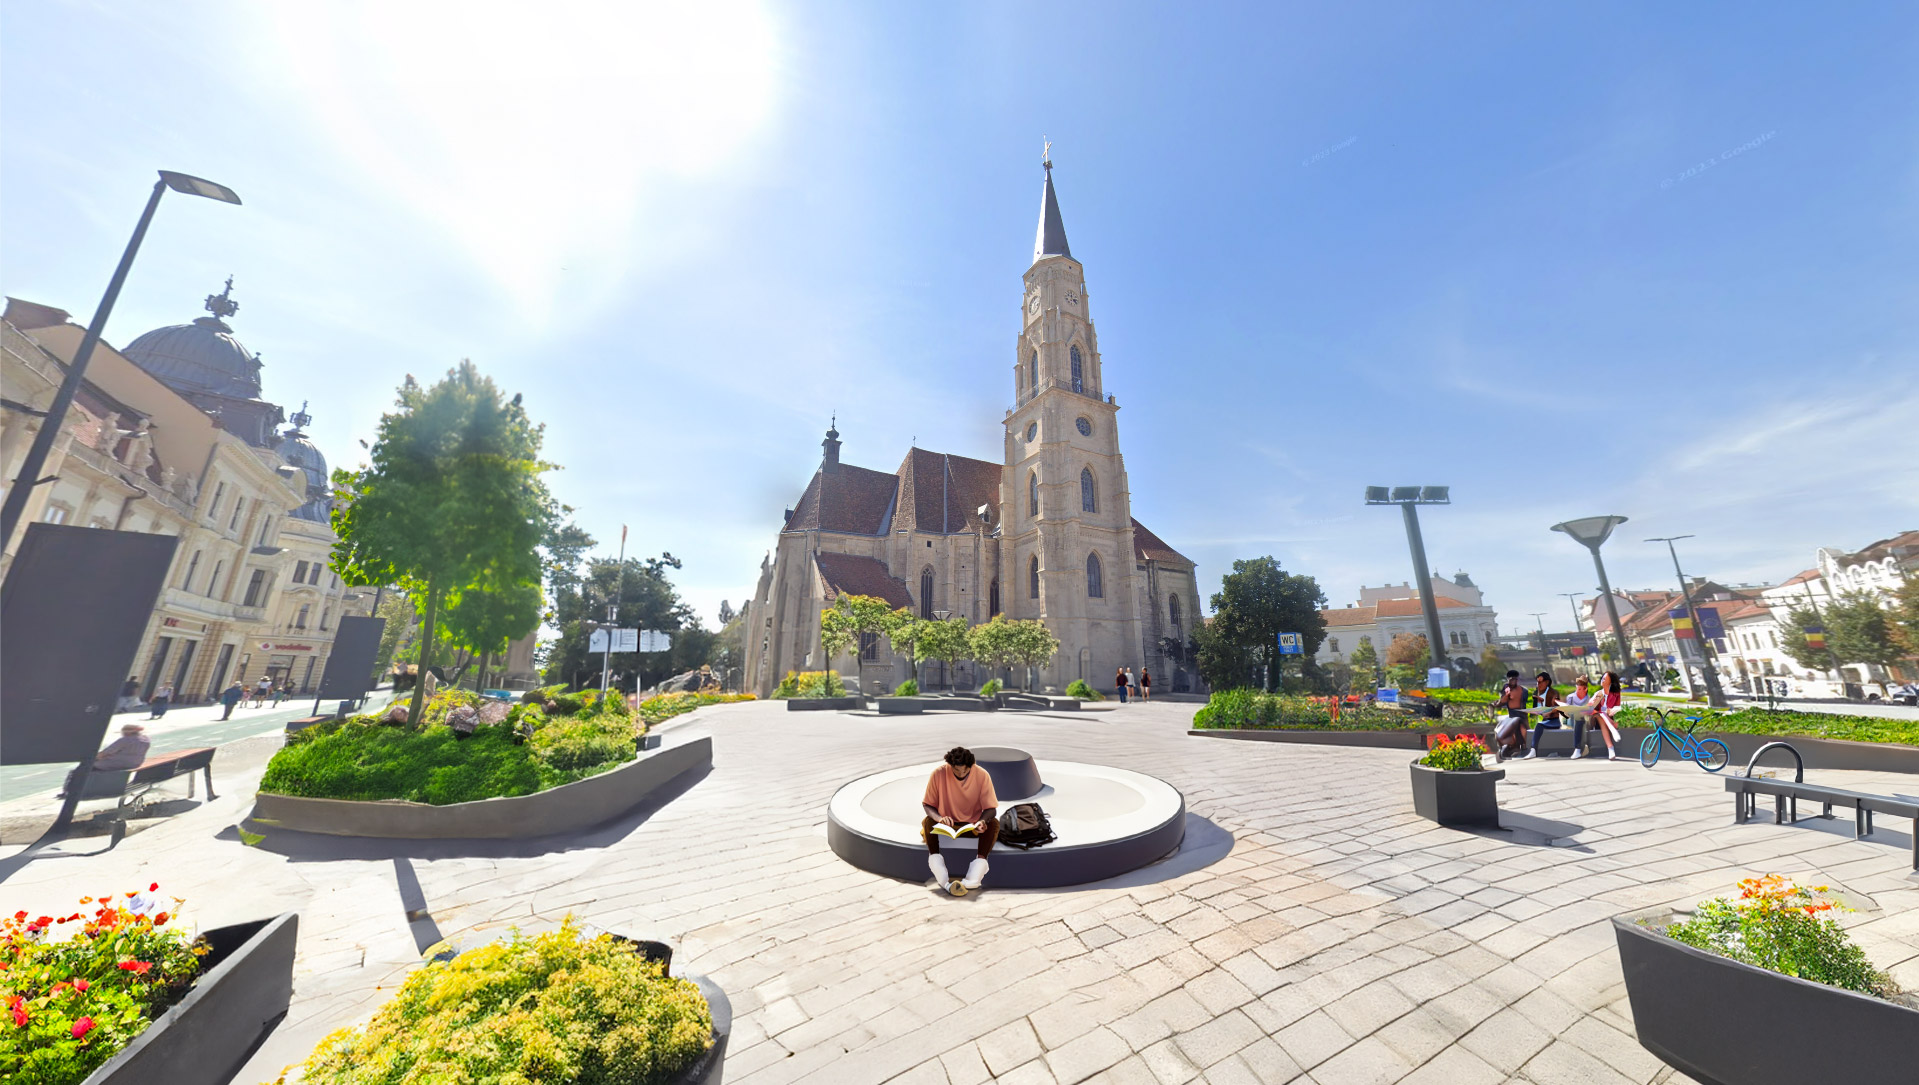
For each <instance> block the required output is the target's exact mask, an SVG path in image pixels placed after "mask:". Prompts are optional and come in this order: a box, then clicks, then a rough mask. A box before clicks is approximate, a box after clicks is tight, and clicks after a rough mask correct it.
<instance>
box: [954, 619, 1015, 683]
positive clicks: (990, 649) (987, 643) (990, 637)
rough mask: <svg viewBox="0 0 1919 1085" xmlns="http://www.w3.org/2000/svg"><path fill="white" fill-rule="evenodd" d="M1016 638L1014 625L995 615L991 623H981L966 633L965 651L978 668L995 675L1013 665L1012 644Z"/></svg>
mask: <svg viewBox="0 0 1919 1085" xmlns="http://www.w3.org/2000/svg"><path fill="white" fill-rule="evenodd" d="M1017 636H1018V630H1017V629H1016V628H1015V626H1014V623H1013V622H1011V621H1009V620H1008V619H1007V617H1006V615H1004V614H995V615H993V620H992V621H989V622H981V623H980V624H979V625H976V626H974V627H973V628H971V629H969V630H967V631H966V640H967V648H966V650H967V653H968V654H969V655H971V656H972V657H973V658H974V659H975V660H977V661H979V664H980V666H982V667H985V668H986V669H987V670H988V671H992V672H996V673H997V672H999V671H1002V670H1005V669H1007V668H1008V667H1011V666H1012V665H1013V663H1014V655H1013V648H1014V643H1013V642H1014V640H1015V638H1016V637H1017Z"/></svg>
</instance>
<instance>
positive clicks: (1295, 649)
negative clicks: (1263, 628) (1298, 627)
mask: <svg viewBox="0 0 1919 1085" xmlns="http://www.w3.org/2000/svg"><path fill="white" fill-rule="evenodd" d="M1305 653H1306V646H1305V643H1304V640H1303V638H1301V637H1300V635H1299V634H1298V633H1281V634H1280V635H1279V654H1280V655H1283V656H1297V655H1304V654H1305Z"/></svg>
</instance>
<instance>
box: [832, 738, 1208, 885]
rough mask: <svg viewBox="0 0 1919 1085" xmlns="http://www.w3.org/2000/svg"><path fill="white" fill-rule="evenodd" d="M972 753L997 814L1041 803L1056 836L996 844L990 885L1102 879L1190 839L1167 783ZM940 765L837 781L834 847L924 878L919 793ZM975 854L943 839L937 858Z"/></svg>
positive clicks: (879, 869) (872, 864) (865, 863)
mask: <svg viewBox="0 0 1919 1085" xmlns="http://www.w3.org/2000/svg"><path fill="white" fill-rule="evenodd" d="M973 756H974V757H975V758H976V759H977V760H978V763H979V764H980V765H982V766H984V767H985V768H986V769H987V771H988V772H990V773H991V774H992V776H993V789H994V791H995V792H996V793H997V794H998V796H999V810H1000V812H1001V813H1005V812H1006V810H1007V808H1008V807H1010V806H1012V805H1013V804H1014V803H1019V802H1036V803H1038V804H1039V805H1040V807H1041V808H1042V809H1044V810H1045V811H1046V817H1047V819H1048V820H1049V821H1051V822H1052V825H1053V832H1054V833H1055V834H1056V835H1057V836H1058V839H1057V840H1054V841H1053V842H1052V843H1050V844H1046V845H1044V846H1042V847H1038V848H1034V849H1032V850H1031V851H1021V850H1019V849H1017V848H1012V847H1008V846H1006V845H1004V844H1001V845H998V846H996V847H994V848H993V852H992V855H991V857H990V861H991V863H992V873H990V874H988V875H987V878H986V884H987V886H988V887H989V888H990V887H997V888H1001V889H1039V888H1048V887H1053V886H1062V885H1081V884H1084V883H1086V882H1096V881H1100V880H1103V879H1106V878H1111V877H1115V876H1117V875H1120V874H1124V873H1127V872H1128V871H1132V870H1138V869H1139V868H1140V867H1143V866H1145V865H1147V864H1148V863H1152V862H1154V861H1156V860H1158V859H1161V858H1164V857H1165V856H1167V855H1170V854H1172V853H1173V852H1174V851H1176V850H1178V848H1179V845H1180V842H1181V841H1182V840H1183V839H1185V836H1186V799H1185V797H1184V796H1182V795H1181V794H1180V793H1179V791H1178V790H1176V789H1175V788H1174V787H1173V786H1172V785H1171V784H1168V783H1166V782H1165V781H1164V780H1160V779H1157V778H1155V777H1152V776H1147V775H1146V774H1144V773H1139V772H1131V771H1128V770H1126V769H1116V768H1110V767H1108V766H1105V765H1088V764H1082V763H1080V762H1077V761H1035V760H1034V759H1033V758H1032V757H1030V756H1028V755H1027V754H1026V753H1024V752H1023V751H1020V750H1014V749H1008V748H1006V747H1003V746H984V747H977V748H975V749H974V750H973ZM939 765H940V762H929V763H926V764H921V765H910V766H907V767H905V768H898V769H889V770H888V771H886V772H879V773H874V774H873V775H871V776H863V777H861V778H859V779H857V780H854V781H852V782H851V783H848V784H846V785H844V786H843V787H841V788H840V789H839V791H838V792H836V793H835V794H834V795H833V800H832V802H830V803H829V804H828V805H827V817H826V839H827V843H828V844H829V845H830V846H831V847H832V849H833V852H834V853H835V854H836V855H838V856H839V857H840V858H842V859H844V860H846V861H847V862H849V863H851V864H853V865H854V866H856V867H859V868H860V869H861V870H867V871H871V872H873V873H875V874H884V875H886V876H887V877H891V878H902V879H905V880H906V881H913V882H924V881H925V880H927V879H928V878H929V877H930V876H931V875H930V873H929V872H928V870H927V867H926V844H925V843H924V842H923V841H921V839H920V820H921V819H922V818H923V817H925V813H924V811H922V810H921V809H920V799H921V798H922V797H923V796H924V795H925V792H926V779H927V777H928V776H930V775H931V774H932V772H933V770H934V769H935V768H936V767H939ZM1042 781H1043V782H1042ZM1029 788H1030V790H1027V789H1029ZM975 850H976V845H975V844H974V843H973V841H972V840H971V839H966V838H963V839H960V840H946V839H942V840H941V841H940V852H941V854H943V855H946V856H947V861H948V863H954V864H956V865H955V869H962V868H963V865H964V862H965V861H966V860H969V859H971V858H972V856H973V853H974V851H975Z"/></svg>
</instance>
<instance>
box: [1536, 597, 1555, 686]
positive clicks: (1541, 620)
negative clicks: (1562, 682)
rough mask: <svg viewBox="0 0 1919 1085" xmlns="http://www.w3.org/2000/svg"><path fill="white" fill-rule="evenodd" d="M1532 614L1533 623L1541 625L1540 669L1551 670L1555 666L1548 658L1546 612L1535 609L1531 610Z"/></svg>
mask: <svg viewBox="0 0 1919 1085" xmlns="http://www.w3.org/2000/svg"><path fill="white" fill-rule="evenodd" d="M1531 614H1532V616H1533V624H1534V625H1535V626H1538V627H1539V669H1540V670H1542V671H1548V672H1550V671H1551V670H1552V669H1553V668H1552V664H1551V663H1550V662H1549V661H1548V660H1547V659H1546V612H1545V611H1543V610H1535V611H1531Z"/></svg>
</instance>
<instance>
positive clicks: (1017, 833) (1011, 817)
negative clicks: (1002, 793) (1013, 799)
mask: <svg viewBox="0 0 1919 1085" xmlns="http://www.w3.org/2000/svg"><path fill="white" fill-rule="evenodd" d="M1057 839H1058V837H1056V836H1054V835H1053V823H1052V822H1050V821H1048V820H1046V811H1044V810H1041V809H1040V808H1039V803H1036V802H1022V803H1016V804H1014V806H1013V808H1012V809H1010V810H1008V811H1006V812H1005V813H1004V814H1001V815H1000V816H999V843H1001V844H1006V845H1009V846H1011V847H1015V848H1018V849H1020V850H1021V851H1026V850H1028V849H1029V848H1037V847H1039V846H1040V845H1041V844H1051V843H1052V842H1053V841H1054V840H1057Z"/></svg>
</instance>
